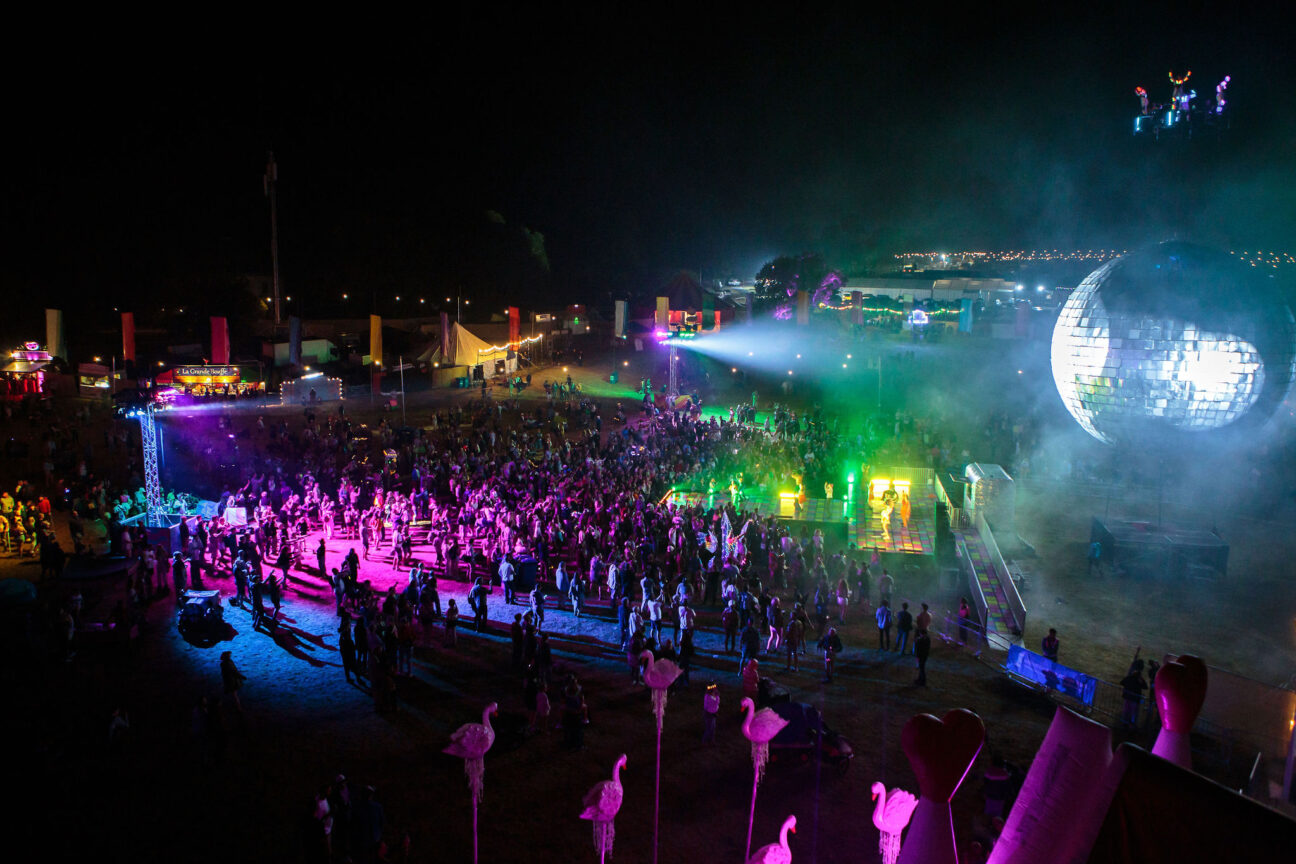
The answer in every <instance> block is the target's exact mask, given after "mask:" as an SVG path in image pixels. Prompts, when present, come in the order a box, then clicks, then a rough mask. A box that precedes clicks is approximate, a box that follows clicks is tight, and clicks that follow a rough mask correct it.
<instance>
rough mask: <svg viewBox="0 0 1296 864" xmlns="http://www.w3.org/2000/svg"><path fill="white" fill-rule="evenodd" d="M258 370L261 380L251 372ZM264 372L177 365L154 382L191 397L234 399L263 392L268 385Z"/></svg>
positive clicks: (240, 367)
mask: <svg viewBox="0 0 1296 864" xmlns="http://www.w3.org/2000/svg"><path fill="white" fill-rule="evenodd" d="M253 369H256V375H257V377H256V378H255V379H253V378H251V377H250V375H249V374H247V373H249V372H251V371H252V370H253ZM259 379H260V369H259V368H258V367H255V366H233V365H227V366H213V365H203V366H177V367H175V368H174V369H169V370H167V371H166V372H163V373H162V374H160V375H158V376H157V378H156V379H154V383H156V384H157V385H158V386H159V387H166V386H170V387H174V388H176V389H177V390H179V391H180V392H182V393H184V394H185V395H188V396H194V397H216V398H233V397H239V396H252V395H255V394H258V393H262V392H264V390H265V384H264V383H263V382H262V381H261V380H259Z"/></svg>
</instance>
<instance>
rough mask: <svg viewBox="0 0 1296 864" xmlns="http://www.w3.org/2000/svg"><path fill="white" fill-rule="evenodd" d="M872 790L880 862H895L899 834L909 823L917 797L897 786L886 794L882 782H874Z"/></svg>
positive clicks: (890, 863) (887, 863) (898, 856)
mask: <svg viewBox="0 0 1296 864" xmlns="http://www.w3.org/2000/svg"><path fill="white" fill-rule="evenodd" d="M872 791H873V800H874V802H876V803H875V804H874V805H873V824H874V825H875V826H876V827H877V829H878V852H880V853H881V854H882V864H895V862H896V861H897V860H898V859H899V858H900V835H901V834H902V833H903V832H904V829H905V826H906V825H908V824H909V817H910V816H912V815H913V811H914V808H915V807H917V806H918V799H917V798H915V797H914V795H913V793H912V792H906V791H904V790H903V789H899V788H896V789H892V790H891V792H890V794H887V788H886V785H885V784H883V783H874V784H873V787H872Z"/></svg>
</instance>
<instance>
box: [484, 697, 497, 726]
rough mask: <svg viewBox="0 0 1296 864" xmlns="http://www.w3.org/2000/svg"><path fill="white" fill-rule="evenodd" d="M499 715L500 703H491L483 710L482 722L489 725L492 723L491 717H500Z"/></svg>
mask: <svg viewBox="0 0 1296 864" xmlns="http://www.w3.org/2000/svg"><path fill="white" fill-rule="evenodd" d="M498 716H499V703H498V702H492V703H490V704H489V705H487V706H486V710H485V711H483V712H482V723H484V724H487V725H489V723H490V719H489V718H491V717H498Z"/></svg>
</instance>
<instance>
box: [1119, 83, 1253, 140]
mask: <svg viewBox="0 0 1296 864" xmlns="http://www.w3.org/2000/svg"><path fill="white" fill-rule="evenodd" d="M1192 74H1193V73H1192V70H1191V69H1189V70H1188V72H1187V73H1186V74H1185V75H1183V77H1179V76H1177V75H1175V73H1174V70H1171V71H1170V74H1169V79H1170V98H1169V100H1168V101H1166V102H1162V103H1157V102H1153V101H1151V97H1150V96H1149V95H1148V91H1147V90H1145V89H1143V88H1142V87H1135V88H1134V95H1135V96H1137V97H1138V100H1139V113H1138V114H1137V115H1136V116H1135V117H1134V134H1135V135H1136V136H1140V137H1148V138H1150V139H1152V140H1155V141H1160V140H1162V139H1165V138H1192V137H1193V136H1194V135H1200V134H1202V133H1213V134H1219V133H1222V132H1224V131H1226V130H1227V129H1229V127H1230V126H1231V125H1232V112H1231V111H1230V109H1229V102H1228V98H1227V95H1228V88H1229V84H1230V83H1231V82H1232V80H1233V79H1232V77H1231V76H1229V75H1225V76H1224V77H1223V78H1221V79H1220V81H1219V83H1218V84H1216V85H1215V97H1214V99H1210V98H1206V99H1199V98H1198V96H1197V91H1196V90H1194V89H1193V88H1192V86H1191V85H1190V84H1189V80H1190V79H1191V78H1192Z"/></svg>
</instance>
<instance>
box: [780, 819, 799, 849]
mask: <svg viewBox="0 0 1296 864" xmlns="http://www.w3.org/2000/svg"><path fill="white" fill-rule="evenodd" d="M789 831H791V832H792V833H793V834H795V833H796V816H795V815H789V816H788V817H787V819H784V820H783V830H782V831H780V832H779V845H780V846H782V847H783V848H784V849H787V848H788V842H787V835H788V832H789Z"/></svg>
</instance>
